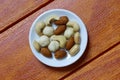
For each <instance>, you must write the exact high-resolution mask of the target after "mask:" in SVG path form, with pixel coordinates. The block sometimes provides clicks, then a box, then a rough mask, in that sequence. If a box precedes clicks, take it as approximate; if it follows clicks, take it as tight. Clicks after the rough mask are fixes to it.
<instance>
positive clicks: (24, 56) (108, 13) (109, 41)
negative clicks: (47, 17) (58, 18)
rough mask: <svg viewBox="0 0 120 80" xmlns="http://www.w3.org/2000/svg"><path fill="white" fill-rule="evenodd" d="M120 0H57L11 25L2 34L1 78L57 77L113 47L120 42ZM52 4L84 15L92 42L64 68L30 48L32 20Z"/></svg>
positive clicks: (49, 79)
mask: <svg viewBox="0 0 120 80" xmlns="http://www.w3.org/2000/svg"><path fill="white" fill-rule="evenodd" d="M119 3H120V2H119V0H116V1H114V0H109V1H106V0H102V1H101V0H91V1H90V0H76V1H73V0H69V1H67V0H55V1H54V2H52V3H50V4H49V5H47V6H45V7H44V8H42V9H40V10H39V11H37V12H35V13H34V14H32V15H31V16H29V17H27V18H26V19H24V20H22V21H21V22H19V23H18V24H16V25H15V26H13V27H11V28H9V29H8V30H7V31H5V32H3V33H2V34H0V78H1V79H3V80H5V79H6V80H8V79H10V80H16V79H17V80H21V79H25V80H27V79H28V80H43V79H44V80H57V79H60V78H62V77H64V76H66V75H67V74H69V73H71V72H72V71H74V70H76V69H77V68H79V67H80V66H81V65H83V64H85V63H87V62H89V61H90V60H92V59H93V58H95V57H96V56H98V55H100V54H101V53H103V52H104V51H106V50H108V49H110V48H111V47H112V46H114V45H115V44H117V43H118V42H120V28H119V27H120V23H119V22H120V15H119V14H120V5H119ZM70 4H72V6H70ZM73 6H74V7H73ZM53 8H64V9H68V10H71V11H73V12H74V13H76V14H77V15H78V16H80V17H81V19H82V20H83V21H84V23H85V24H86V27H87V29H88V34H89V42H88V47H87V49H86V52H85V53H84V55H83V56H82V58H81V59H79V60H78V61H77V62H76V63H75V64H73V65H71V66H68V67H65V68H51V67H48V66H45V65H43V64H42V63H40V62H39V61H38V60H37V59H36V58H35V57H34V56H33V54H32V52H31V50H30V48H29V43H28V35H29V29H30V26H31V24H32V22H33V21H34V20H35V18H36V17H37V16H38V15H40V14H41V13H43V12H44V11H46V10H49V9H53Z"/></svg>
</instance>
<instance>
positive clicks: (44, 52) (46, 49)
mask: <svg viewBox="0 0 120 80" xmlns="http://www.w3.org/2000/svg"><path fill="white" fill-rule="evenodd" d="M40 52H41V54H42V55H44V56H45V57H52V54H51V52H50V50H49V49H48V48H41V51H40Z"/></svg>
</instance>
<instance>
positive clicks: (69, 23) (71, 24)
mask: <svg viewBox="0 0 120 80" xmlns="http://www.w3.org/2000/svg"><path fill="white" fill-rule="evenodd" d="M66 25H67V26H69V27H73V30H74V31H75V32H76V31H79V30H80V26H79V24H78V23H77V22H75V21H69V22H68V23H67V24H66Z"/></svg>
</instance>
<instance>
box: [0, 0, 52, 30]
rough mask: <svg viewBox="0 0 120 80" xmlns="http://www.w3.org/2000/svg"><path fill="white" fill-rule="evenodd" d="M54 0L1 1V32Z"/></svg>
mask: <svg viewBox="0 0 120 80" xmlns="http://www.w3.org/2000/svg"><path fill="white" fill-rule="evenodd" d="M51 1H53V0H0V3H1V4H0V32H2V31H4V30H5V29H7V28H8V27H11V26H12V25H13V24H15V23H16V22H18V21H20V20H22V19H23V18H25V17H26V16H28V15H29V14H31V12H33V11H36V9H39V8H41V7H42V6H44V5H45V4H47V3H49V2H51Z"/></svg>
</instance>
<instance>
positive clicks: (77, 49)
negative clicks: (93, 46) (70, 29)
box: [69, 44, 80, 56]
mask: <svg viewBox="0 0 120 80" xmlns="http://www.w3.org/2000/svg"><path fill="white" fill-rule="evenodd" d="M79 50H80V45H78V44H75V45H74V46H73V47H72V48H71V49H70V51H69V53H70V55H71V56H74V55H76V54H77V53H78V52H79Z"/></svg>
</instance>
